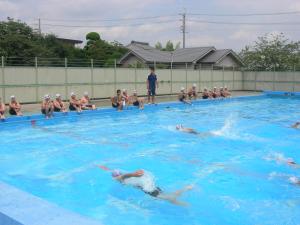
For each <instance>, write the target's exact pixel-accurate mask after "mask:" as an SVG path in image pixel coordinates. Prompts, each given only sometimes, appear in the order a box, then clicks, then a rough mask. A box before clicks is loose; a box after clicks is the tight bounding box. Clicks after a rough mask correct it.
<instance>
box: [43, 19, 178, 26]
mask: <svg viewBox="0 0 300 225" xmlns="http://www.w3.org/2000/svg"><path fill="white" fill-rule="evenodd" d="M173 22H176V20H165V21H153V22H148V23H133V24H116V25H67V24H49V23H43V26H49V27H70V28H71V27H81V28H110V27H131V26H143V25H148V24H157V23H159V24H161V23H173Z"/></svg>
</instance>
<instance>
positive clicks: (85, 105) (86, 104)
mask: <svg viewBox="0 0 300 225" xmlns="http://www.w3.org/2000/svg"><path fill="white" fill-rule="evenodd" d="M80 103H81V108H82V109H84V110H87V109H93V110H94V109H96V106H95V105H93V104H91V100H90V97H89V93H88V92H84V94H83V97H82V98H81V100H80Z"/></svg>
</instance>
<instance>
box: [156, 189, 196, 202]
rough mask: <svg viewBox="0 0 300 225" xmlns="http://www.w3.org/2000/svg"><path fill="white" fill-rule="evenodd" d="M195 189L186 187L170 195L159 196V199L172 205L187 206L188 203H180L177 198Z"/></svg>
mask: <svg viewBox="0 0 300 225" xmlns="http://www.w3.org/2000/svg"><path fill="white" fill-rule="evenodd" d="M192 189H193V185H188V186H186V187H184V188H183V189H180V190H177V191H175V192H173V193H170V194H164V193H162V194H159V195H158V196H157V198H159V199H162V200H166V201H168V202H170V203H172V204H175V205H180V206H187V205H188V204H187V203H186V202H181V201H178V200H177V198H178V197H180V196H181V195H182V194H183V193H184V192H187V191H190V190H192Z"/></svg>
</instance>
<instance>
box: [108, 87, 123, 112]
mask: <svg viewBox="0 0 300 225" xmlns="http://www.w3.org/2000/svg"><path fill="white" fill-rule="evenodd" d="M124 101H125V100H124V99H123V97H122V95H121V90H120V89H118V90H117V95H116V96H114V97H111V105H112V107H114V108H117V109H118V110H119V111H121V110H122V109H123V102H124Z"/></svg>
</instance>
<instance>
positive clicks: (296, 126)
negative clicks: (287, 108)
mask: <svg viewBox="0 0 300 225" xmlns="http://www.w3.org/2000/svg"><path fill="white" fill-rule="evenodd" d="M292 128H295V129H299V128H300V122H297V123H295V124H294V125H292Z"/></svg>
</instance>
